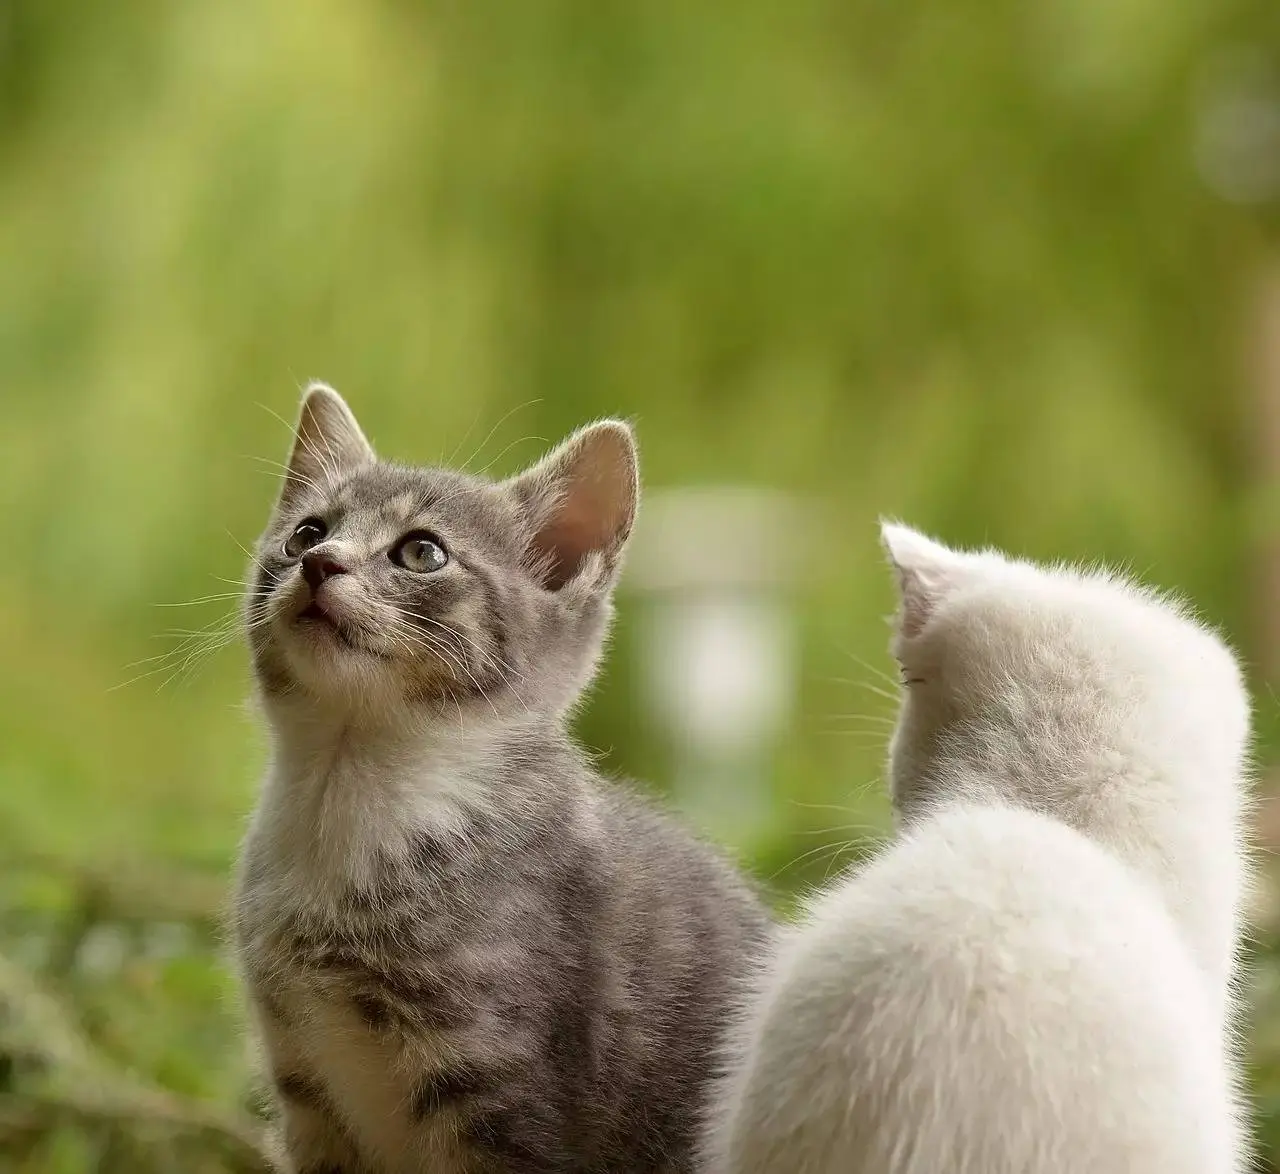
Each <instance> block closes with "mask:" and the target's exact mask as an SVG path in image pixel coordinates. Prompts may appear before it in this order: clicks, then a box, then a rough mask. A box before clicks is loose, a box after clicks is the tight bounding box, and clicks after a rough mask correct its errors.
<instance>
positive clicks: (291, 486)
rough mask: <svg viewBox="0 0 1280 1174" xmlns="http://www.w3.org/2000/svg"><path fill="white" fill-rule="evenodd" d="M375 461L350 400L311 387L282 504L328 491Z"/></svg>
mask: <svg viewBox="0 0 1280 1174" xmlns="http://www.w3.org/2000/svg"><path fill="white" fill-rule="evenodd" d="M373 460H374V453H373V447H372V446H371V445H370V444H369V442H368V441H367V440H366V439H365V438H364V433H363V432H361V431H360V425H359V424H357V423H356V418H355V416H354V415H352V413H351V409H350V408H349V407H347V403H346V400H344V399H343V398H342V396H340V395H339V394H338V393H337V392H336V391H334V390H333V388H332V387H328V386H327V385H325V384H323V383H312V384H309V385H308V387H307V390H306V391H305V392H304V393H303V396H302V409H301V411H300V412H299V413H298V425H297V428H296V429H295V430H294V437H293V451H292V452H291V453H290V454H289V465H288V469H287V471H286V473H285V479H284V488H283V489H282V490H281V492H280V502H281V504H282V505H284V504H288V503H289V502H291V501H293V500H294V499H296V498H297V497H298V496H299V494H300V493H302V492H303V491H304V490H306V489H307V488H309V487H310V488H319V489H324V488H326V487H327V486H329V485H331V484H333V482H335V481H337V480H338V479H339V478H341V477H342V476H343V475H344V474H346V473H349V472H351V471H352V470H353V469H358V468H360V466H362V465H368V464H371V463H372V462H373Z"/></svg>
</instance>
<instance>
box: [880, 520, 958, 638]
mask: <svg viewBox="0 0 1280 1174" xmlns="http://www.w3.org/2000/svg"><path fill="white" fill-rule="evenodd" d="M880 540H881V542H883V543H884V548H885V551H886V552H887V553H888V555H889V562H890V563H891V564H892V566H893V569H894V573H895V574H896V576H897V580H898V596H899V599H900V604H901V606H900V610H899V613H898V626H899V628H900V630H901V632H902V634H903V635H904V636H916V635H919V633H920V632H921V631H922V630H923V629H924V626H925V624H927V623H928V622H929V617H930V616H931V615H933V613H934V610H935V609H936V608H937V606H938V604H939V602H941V600H942V599H943V598H945V597H946V595H947V593H948V592H949V591H951V590H952V589H953V588H954V587H955V585H956V582H957V580H958V578H959V575H960V570H961V568H962V566H963V556H962V555H959V554H957V553H956V552H955V551H954V550H951V549H949V548H948V547H945V546H943V545H942V544H941V543H940V542H934V541H933V539H931V538H926V537H925V536H924V535H923V534H921V533H920V532H919V531H918V530H912V529H911V528H910V527H909V526H899V525H897V524H896V523H893V522H881V523H880Z"/></svg>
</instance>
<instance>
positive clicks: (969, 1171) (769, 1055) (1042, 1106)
mask: <svg viewBox="0 0 1280 1174" xmlns="http://www.w3.org/2000/svg"><path fill="white" fill-rule="evenodd" d="M884 540H885V544H886V546H887V548H888V550H889V554H890V558H891V561H892V562H893V564H894V567H895V570H896V572H897V577H898V583H899V588H900V592H901V599H902V606H901V610H900V614H899V623H898V632H897V635H896V637H895V642H894V651H895V654H896V656H897V658H898V660H899V662H900V664H901V665H902V668H903V676H904V681H907V682H909V683H908V684H907V687H906V691H905V696H904V699H903V703H902V709H901V713H900V717H899V722H898V727H897V730H896V733H895V735H894V740H893V744H892V747H891V752H890V771H891V776H892V786H893V795H894V803H895V807H896V809H897V813H898V817H899V822H900V835H899V836H898V838H897V840H896V842H894V843H893V844H891V845H890V846H888V847H887V848H886V849H885V850H884V851H883V852H882V853H881V854H880V855H879V856H878V857H877V858H875V859H873V860H872V861H871V862H870V863H869V864H868V865H867V866H865V867H862V868H860V869H857V870H855V871H854V873H853V874H852V875H850V876H848V877H846V878H844V879H843V880H841V881H840V882H838V883H837V884H836V885H835V886H834V887H833V888H832V889H831V890H830V891H828V892H826V893H824V894H820V895H819V896H818V897H817V898H816V900H814V901H813V902H812V903H811V905H810V907H809V909H808V911H807V916H806V917H805V918H804V919H803V921H802V923H801V924H800V925H798V926H797V927H796V928H795V929H794V930H793V931H792V932H791V934H790V936H789V937H788V939H787V940H786V941H785V943H784V944H783V945H782V946H781V947H780V949H779V951H778V953H777V956H776V957H775V958H774V959H773V961H772V963H771V964H770V966H769V967H768V969H767V970H766V972H765V973H764V974H763V975H762V976H761V977H760V980H759V982H758V984H757V989H756V990H755V992H754V994H753V996H752V1002H751V1005H750V1006H749V1007H748V1008H747V1014H746V1015H745V1017H744V1020H743V1024H742V1027H741V1030H740V1032H739V1034H738V1036H737V1037H736V1038H735V1040H734V1042H733V1046H732V1048H731V1054H730V1062H729V1066H728V1071H727V1075H726V1077H725V1079H724V1081H723V1083H722V1085H721V1088H720V1092H719V1097H718V1100H717V1103H716V1104H715V1105H714V1106H713V1111H712V1115H711V1121H710V1126H709V1131H708V1140H707V1147H706V1159H707V1160H706V1170H707V1172H708V1174H940V1172H941V1171H944V1170H945V1171H948V1172H953V1174H1075V1172H1077V1171H1078V1172H1079V1174H1148V1172H1149V1174H1183V1172H1185V1174H1228V1172H1233V1171H1234V1172H1238V1171H1242V1170H1244V1169H1245V1168H1246V1167H1247V1156H1248V1155H1247V1130H1246V1128H1245V1125H1244V1122H1243V1115H1242V1113H1241V1110H1240V1107H1239V1102H1238V1094H1237V1090H1236V1077H1237V1072H1236V1068H1237V1065H1236V1061H1235V1057H1234V1046H1233V1045H1234V1038H1233V1035H1234V1028H1235V1024H1234V1008H1233V1000H1232V985H1233V979H1234V973H1235V967H1236V952H1237V945H1238V941H1239V934H1240V927H1239V916H1240V907H1241V901H1242V896H1243V893H1242V890H1243V887H1244V884H1245V881H1246V873H1247V870H1246V853H1245V845H1244V837H1243V832H1242V824H1243V818H1244V808H1245V805H1246V801H1245V786H1244V782H1243V780H1244V777H1245V756H1246V746H1247V740H1248V727H1249V708H1248V701H1247V696H1246V693H1245V691H1244V688H1243V685H1242V683H1241V677H1240V672H1239V669H1238V667H1237V664H1236V661H1235V659H1234V657H1233V656H1232V655H1231V653H1230V652H1229V651H1228V650H1227V648H1226V647H1225V646H1224V645H1223V644H1222V642H1221V641H1220V640H1219V639H1218V638H1217V637H1216V636H1214V635H1213V634H1212V633H1210V632H1209V631H1208V630H1206V629H1205V628H1203V627H1202V626H1201V625H1199V624H1198V623H1196V622H1195V621H1194V620H1193V619H1192V618H1190V617H1189V616H1188V615H1187V614H1186V612H1185V611H1184V610H1182V609H1181V608H1179V607H1178V606H1177V605H1175V604H1172V603H1170V602H1168V601H1165V600H1162V599H1159V598H1157V597H1156V596H1154V595H1152V594H1150V593H1149V592H1146V591H1144V590H1142V589H1140V588H1137V587H1135V586H1133V585H1131V584H1129V583H1126V582H1124V581H1122V580H1120V579H1118V578H1115V577H1113V576H1110V575H1106V574H1091V573H1084V572H1080V571H1076V570H1072V569H1065V568H1053V569H1046V568H1041V567H1036V566H1032V565H1030V564H1027V563H1023V562H1017V561H1013V560H1010V559H1007V558H1005V557H1003V556H1001V555H999V554H996V553H993V552H987V553H983V554H962V553H958V552H954V551H951V550H948V549H947V548H945V547H942V546H940V545H938V544H937V543H934V542H932V541H930V540H929V539H927V538H924V537H923V536H922V535H919V534H917V533H915V532H914V531H911V530H908V529H905V528H903V527H899V526H886V527H885V528H884Z"/></svg>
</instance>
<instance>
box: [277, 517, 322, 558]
mask: <svg viewBox="0 0 1280 1174" xmlns="http://www.w3.org/2000/svg"><path fill="white" fill-rule="evenodd" d="M328 533H329V528H328V527H327V526H326V525H325V524H324V523H323V522H322V521H321V520H320V519H319V518H308V519H307V520H306V521H305V522H299V523H298V527H297V529H296V530H294V532H293V533H292V534H290V535H289V537H288V539H286V541H285V544H284V554H285V558H301V557H302V556H303V554H304V553H305V552H306V551H308V550H310V549H311V548H312V547H313V546H315V545H316V544H317V543H320V542H323V541H324V538H325V535H326V534H328Z"/></svg>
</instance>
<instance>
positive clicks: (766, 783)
mask: <svg viewBox="0 0 1280 1174" xmlns="http://www.w3.org/2000/svg"><path fill="white" fill-rule="evenodd" d="M803 518H804V511H803V510H802V509H800V507H799V505H798V504H797V503H796V502H795V501H793V500H792V499H791V498H789V497H787V496H786V495H784V494H780V493H776V492H773V491H770V490H764V489H755V488H738V487H731V486H719V487H710V488H683V489H667V490H662V491H657V492H650V493H648V494H647V495H646V496H645V499H644V503H643V506H642V508H641V510H640V515H639V521H638V523H637V526H636V533H635V536H634V537H633V539H632V544H631V551H630V553H629V555H628V557H627V572H626V580H625V583H626V586H627V587H628V588H629V589H631V590H632V591H634V592H635V593H636V594H637V596H638V597H639V598H638V600H637V604H638V607H637V609H636V610H637V613H638V615H637V619H638V623H637V631H638V639H639V650H638V651H639V658H638V665H639V671H640V673H641V678H642V679H641V687H642V690H643V696H644V699H645V707H646V711H647V712H648V714H650V715H651V716H652V718H653V719H654V720H655V721H656V722H657V723H658V724H659V725H660V727H661V728H662V731H663V733H664V734H665V736H666V737H667V738H668V739H669V740H670V742H671V745H672V748H673V750H674V751H675V755H676V763H677V766H676V771H677V773H676V778H675V780H674V783H675V792H676V796H675V797H676V801H677V802H678V803H679V805H680V806H681V807H682V808H683V809H684V810H685V811H687V812H688V813H690V814H691V815H692V816H693V817H694V818H695V819H697V820H698V821H700V822H702V823H703V824H705V825H707V826H709V827H711V828H713V829H714V830H715V831H716V832H717V833H718V834H720V835H724V836H727V837H729V838H736V837H747V836H750V835H751V834H752V833H753V832H755V831H757V830H759V829H760V828H761V826H762V824H763V823H764V822H765V821H766V820H767V819H768V817H769V815H770V813H771V811H772V806H773V804H772V797H771V786H770V773H771V768H772V765H773V755H774V752H775V749H776V745H777V741H778V738H779V735H780V734H781V732H782V731H783V730H784V729H785V727H786V724H787V722H788V721H789V719H790V716H791V707H792V704H793V702H794V698H795V692H796V678H797V664H798V655H797V638H796V629H795V609H794V607H793V605H792V602H791V599H790V597H789V590H788V589H789V587H790V585H791V584H792V583H793V582H794V581H795V579H796V578H797V573H798V569H799V568H800V567H801V566H802V565H803V554H804V536H803V533H802V521H803Z"/></svg>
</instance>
